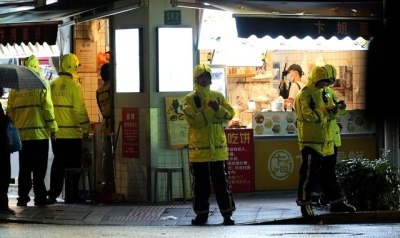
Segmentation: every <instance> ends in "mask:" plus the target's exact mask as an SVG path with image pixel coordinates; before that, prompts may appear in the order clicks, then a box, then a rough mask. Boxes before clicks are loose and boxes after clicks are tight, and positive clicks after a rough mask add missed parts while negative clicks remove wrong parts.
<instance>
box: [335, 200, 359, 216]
mask: <svg viewBox="0 0 400 238" xmlns="http://www.w3.org/2000/svg"><path fill="white" fill-rule="evenodd" d="M355 211H356V208H355V207H354V206H352V205H350V204H347V203H346V202H344V201H342V202H338V203H334V204H331V208H330V212H350V213H354V212H355Z"/></svg>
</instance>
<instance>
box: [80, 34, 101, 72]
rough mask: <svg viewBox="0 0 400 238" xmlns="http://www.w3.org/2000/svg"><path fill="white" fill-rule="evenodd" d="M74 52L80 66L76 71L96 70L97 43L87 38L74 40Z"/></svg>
mask: <svg viewBox="0 0 400 238" xmlns="http://www.w3.org/2000/svg"><path fill="white" fill-rule="evenodd" d="M75 54H76V56H78V59H79V63H80V64H81V66H79V67H78V73H96V72H97V43H96V42H95V41H92V40H89V39H76V40H75Z"/></svg>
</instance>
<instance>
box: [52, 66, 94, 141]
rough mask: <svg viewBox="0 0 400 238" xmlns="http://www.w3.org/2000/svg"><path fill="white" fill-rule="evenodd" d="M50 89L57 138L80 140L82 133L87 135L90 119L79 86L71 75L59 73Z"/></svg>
mask: <svg viewBox="0 0 400 238" xmlns="http://www.w3.org/2000/svg"><path fill="white" fill-rule="evenodd" d="M50 87H51V98H52V99H53V104H54V112H55V115H56V121H57V124H58V128H59V131H58V132H57V138H70V139H71V138H82V133H89V132H90V119H89V115H88V113H87V110H86V106H85V100H84V98H83V93H82V89H81V85H80V84H79V83H78V82H76V81H74V80H73V78H72V76H71V75H66V74H62V73H60V76H59V77H57V78H56V79H54V80H52V81H51V82H50Z"/></svg>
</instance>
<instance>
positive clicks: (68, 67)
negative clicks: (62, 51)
mask: <svg viewBox="0 0 400 238" xmlns="http://www.w3.org/2000/svg"><path fill="white" fill-rule="evenodd" d="M78 66H80V64H79V60H78V57H77V56H76V55H75V54H72V53H69V54H66V55H64V56H63V57H62V58H61V72H67V73H70V74H72V75H73V76H77V75H78V73H77V70H78Z"/></svg>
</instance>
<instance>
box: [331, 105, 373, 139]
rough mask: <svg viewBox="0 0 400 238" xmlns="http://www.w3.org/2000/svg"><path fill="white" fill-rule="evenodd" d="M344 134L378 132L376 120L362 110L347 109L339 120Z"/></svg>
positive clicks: (341, 131)
mask: <svg viewBox="0 0 400 238" xmlns="http://www.w3.org/2000/svg"><path fill="white" fill-rule="evenodd" d="M337 123H338V125H339V128H340V133H342V134H370V133H375V132H376V125H375V121H372V120H370V119H368V118H366V117H365V116H364V115H363V111H362V110H353V111H347V113H346V114H345V115H343V116H342V117H341V118H339V119H338V120H337Z"/></svg>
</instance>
